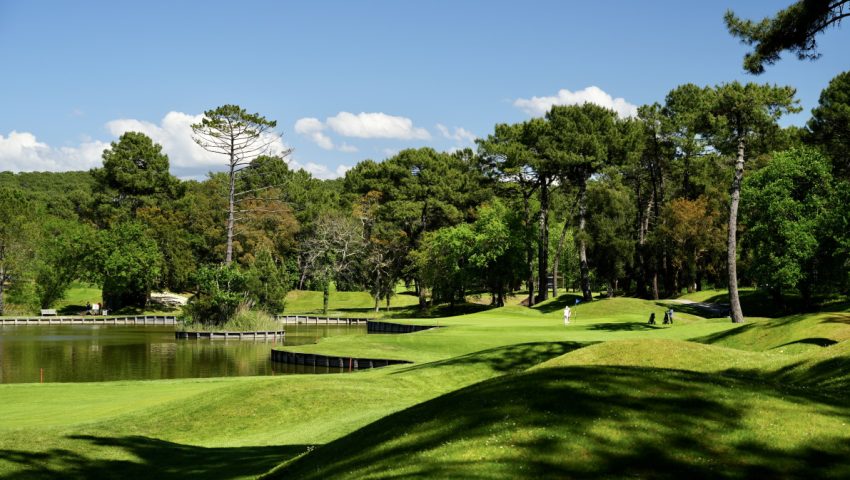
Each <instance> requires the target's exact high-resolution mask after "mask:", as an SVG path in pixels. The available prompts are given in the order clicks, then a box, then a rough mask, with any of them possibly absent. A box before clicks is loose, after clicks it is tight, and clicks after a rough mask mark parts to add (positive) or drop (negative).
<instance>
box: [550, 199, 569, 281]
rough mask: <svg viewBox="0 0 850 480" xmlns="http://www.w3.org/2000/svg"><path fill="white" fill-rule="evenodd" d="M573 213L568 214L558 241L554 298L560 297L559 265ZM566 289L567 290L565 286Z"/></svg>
mask: <svg viewBox="0 0 850 480" xmlns="http://www.w3.org/2000/svg"><path fill="white" fill-rule="evenodd" d="M572 216H573V212H570V213H569V214H567V219H566V220H565V221H564V228H563V229H562V230H561V238H559V239H558V249H557V250H555V260H554V261H553V262H552V297H557V296H558V265H559V264H560V263H561V254H562V253H563V251H564V240H565V239H566V238H567V227H568V226H569V225H570V218H571V217H572ZM564 288H567V287H566V285H564Z"/></svg>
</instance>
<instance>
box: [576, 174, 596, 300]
mask: <svg viewBox="0 0 850 480" xmlns="http://www.w3.org/2000/svg"><path fill="white" fill-rule="evenodd" d="M578 194H579V199H578V233H579V242H578V259H579V266H580V268H581V294H582V297H583V298H584V301H585V302H589V301H591V300H593V293H592V292H591V291H590V268H589V267H588V265H587V243H586V242H585V241H584V227H585V220H586V218H585V217H586V216H587V205H586V194H587V180H586V179H584V178H582V181H581V185H580V186H579V193H578Z"/></svg>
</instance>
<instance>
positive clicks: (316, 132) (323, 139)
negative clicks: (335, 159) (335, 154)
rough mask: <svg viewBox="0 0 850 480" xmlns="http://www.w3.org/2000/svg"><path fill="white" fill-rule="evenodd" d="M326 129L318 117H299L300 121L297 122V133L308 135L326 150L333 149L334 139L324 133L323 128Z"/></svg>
mask: <svg viewBox="0 0 850 480" xmlns="http://www.w3.org/2000/svg"><path fill="white" fill-rule="evenodd" d="M324 129H325V124H324V123H322V121H321V120H319V119H318V118H313V117H307V118H299V119H298V121H296V122H295V133H297V134H299V135H306V136H307V137H309V138H310V140H312V141H313V142H314V143H315V144H316V145H318V146H319V147H321V148H323V149H325V150H333V148H334V144H333V141H331V138H330V137H328V136H327V135H325V134H324V133H322V130H324Z"/></svg>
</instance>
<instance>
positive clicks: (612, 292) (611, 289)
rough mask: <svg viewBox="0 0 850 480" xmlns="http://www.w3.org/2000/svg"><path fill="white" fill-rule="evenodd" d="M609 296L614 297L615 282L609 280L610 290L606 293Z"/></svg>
mask: <svg viewBox="0 0 850 480" xmlns="http://www.w3.org/2000/svg"><path fill="white" fill-rule="evenodd" d="M606 295H607V296H608V298H614V282H612V281H611V280H608V292H607V293H606Z"/></svg>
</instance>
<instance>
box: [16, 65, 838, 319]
mask: <svg viewBox="0 0 850 480" xmlns="http://www.w3.org/2000/svg"><path fill="white" fill-rule="evenodd" d="M794 94H795V92H794V89H793V88H791V87H780V86H772V85H762V84H754V83H751V84H740V83H729V84H722V85H718V86H713V87H711V86H697V85H693V84H688V85H682V86H679V87H677V88H675V89H674V90H672V91H670V92H669V94H668V95H667V96H666V98H664V99H663V100H662V101H659V102H658V103H654V104H652V105H644V106H642V107H640V108H639V109H638V113H637V115H636V116H635V117H627V118H622V117H618V116H617V114H616V113H615V112H613V111H611V110H607V109H605V108H602V107H599V106H596V105H594V104H589V103H588V104H583V105H573V106H555V107H553V108H552V109H551V110H550V111H549V112H548V113H547V114H546V115H545V117H543V118H534V119H531V120H528V121H526V122H522V123H517V124H498V125H495V127H494V129H493V131H492V132H491V133H489V134H488V135H487V136H486V137H485V138H481V139H479V140H478V141H477V149H475V150H472V149H464V150H459V151H454V152H450V153H445V152H438V151H435V150H433V149H430V148H420V149H409V150H404V151H401V152H400V153H398V154H397V155H395V156H393V157H391V158H388V159H385V160H383V161H373V160H364V161H362V162H361V163H359V164H358V165H356V166H355V167H354V168H353V169H351V170H350V171H348V172H347V173H346V175H345V177H344V178H340V179H336V180H318V179H316V178H313V177H311V175H310V174H308V173H307V172H305V171H303V170H297V171H294V170H292V169H290V168H289V166H288V164H287V159H286V155H282V156H269V155H264V154H261V153H262V152H259V150H258V153H257V154H255V155H251V154H246V155H244V156H241V157H239V158H236V159H234V158H233V157H230V169H229V171H228V172H225V173H210V174H209V176H208V178H206V179H205V180H203V181H194V180H189V181H185V180H179V179H177V178H175V177H174V176H172V175H171V174H170V172H169V158H168V156H167V155H165V154H164V153H163V152H162V148H161V146H159V145H157V144H155V143H154V142H153V141H152V140H151V139H150V138H148V137H147V136H145V135H143V134H141V133H137V132H127V133H125V134H123V135H122V136H121V137H120V138H119V139H118V140H117V141H115V142H113V143H112V145H111V146H110V148H108V149H106V150H105V151H104V152H103V166H102V167H101V168H96V169H93V170H92V171H90V172H65V173H35V172H33V173H17V174H13V173H9V172H4V173H0V219H2V221H0V290H2V293H3V295H0V314H2V313H4V312H7V313H8V311H15V312H19V313H20V312H24V311H28V312H37V311H38V309H39V308H49V307H50V306H51V305H52V304H54V303H55V302H56V301H58V300H60V299H61V298H62V297H63V295H64V294H65V292H66V290H67V289H68V287H69V285H70V284H71V283H72V282H74V281H77V280H83V281H87V282H91V283H94V284H96V285H99V286H101V287H102V291H103V301H104V304H105V306H107V307H108V308H110V309H111V310H120V309H122V308H126V307H137V308H143V307H144V306H145V304H146V302H147V301H148V299H149V295H150V292H152V291H156V290H171V291H177V292H195V293H197V295H196V297H195V300H194V301H193V303H192V305H193V306H192V307H191V308H194V309H195V313H196V314H198V315H204V316H207V317H209V318H213V317H216V315H219V316H220V318H221V319H224V318H226V316H227V314H228V308H230V309H232V308H235V306H236V305H238V304H246V303H247V304H249V305H251V306H256V307H258V308H261V309H263V310H266V311H269V312H273V313H276V312H280V311H282V310H283V309H284V308H285V305H284V297H285V294H286V292H287V291H289V290H291V289H312V290H324V291H325V292H326V293H325V298H326V301H327V296H328V295H329V291H330V286H331V285H335V286H336V288H337V289H340V290H366V291H369V292H371V294H372V295H373V297H374V300H375V308H376V309H377V308H380V306H381V304H382V302H383V301H384V300H387V299H389V297H391V296H392V295H394V292H395V291H396V287H397V285H399V284H400V283H402V282H403V283H404V284H406V285H408V286H409V287H410V288H411V289H412V290H414V291H415V292H416V293H417V294H418V296H419V302H420V306H421V308H423V309H425V308H429V307H430V306H432V305H435V304H443V303H447V304H452V305H455V304H458V303H462V302H464V301H465V300H466V299H467V298H468V297H469V296H470V295H481V294H489V295H491V299H492V304H493V305H497V306H498V305H502V304H504V302H505V301H506V298H508V297H509V296H511V295H522V296H525V297H527V298H526V299H525V303H526V304H530V305H533V304H534V303H536V302H539V301H541V300H545V299H546V298H548V297H549V296H550V295H556V294H557V293H558V289H564V288H567V289H576V290H578V291H581V292H582V295H583V296H584V298H585V299H586V300H591V299H592V292H599V291H602V292H605V294H607V295H608V296H613V295H635V296H639V297H644V298H656V299H657V298H662V297H671V296H676V295H678V294H680V293H681V292H683V291H694V290H700V289H702V288H706V287H707V286H712V287H719V288H726V287H727V286H728V287H730V291H732V290H737V286H738V285H746V286H754V287H757V288H760V289H764V290H765V291H766V292H769V293H770V295H772V296H773V297H774V298H775V299H776V300H777V301H778V302H782V303H783V304H787V305H798V306H799V307H801V308H808V307H811V306H813V305H815V304H816V303H817V302H819V301H823V300H824V299H825V298H829V297H830V296H834V295H844V294H846V293H847V291H848V287H850V277H848V272H850V269H848V266H850V264H849V263H848V262H850V228H848V227H850V225H848V222H850V198H848V197H850V186H848V181H850V72H848V73H843V74H841V75H839V76H837V77H836V78H834V79H833V80H832V81H831V82H830V84H829V85H828V86H826V88H825V89H824V90H823V92H822V94H821V97H820V102H819V104H818V106H817V107H816V108H815V109H814V110H812V112H811V118H810V119H809V120H808V122H807V123H806V125H805V127H802V128H800V127H794V126H791V127H785V128H783V127H781V126H780V123H779V121H780V118H781V117H782V115H784V114H787V113H793V112H797V111H799V110H800V108H799V106H798V102H797V100H796V99H795V98H794ZM228 107H232V110H231V111H229V112H228V115H231V116H233V115H235V116H236V118H241V119H243V120H245V119H247V123H246V125H248V126H249V127H251V126H254V127H256V126H257V125H259V126H261V127H265V128H269V127H274V122H271V121H267V120H265V119H264V118H263V117H260V116H259V115H257V114H251V115H249V114H247V113H246V112H245V111H244V110H241V109H239V108H238V107H233V106H228ZM222 108H223V107H222ZM213 112H214V111H210V112H207V115H208V117H212V115H211V114H212V113H213ZM219 112H220V109H219ZM252 122H253V123H252ZM209 125H213V126H215V124H214V123H210V124H207V127H209ZM199 131H200V130H199ZM245 131H247V132H248V133H251V132H252V130H250V128H248V129H247V130H245ZM258 138H259V137H258ZM199 143H200V142H199ZM201 146H202V147H203V146H205V145H203V144H201ZM207 146H208V145H207ZM249 153H250V152H249ZM222 165H223V166H224V165H228V162H227V157H222ZM229 200H230V201H229ZM231 207H232V208H231ZM228 231H229V232H230V235H228ZM229 238H230V241H228V239H229ZM228 252H231V253H230V254H228ZM230 259H232V262H228V261H226V260H230ZM731 303H732V305H731V309H732V312H731V313H732V318H733V320H740V307H739V306H737V305H736V302H735V300H734V299H733V300H732V302H731ZM222 305H229V307H227V308H224V309H223V310H222V307H221V306H222ZM736 308H737V312H736Z"/></svg>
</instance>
